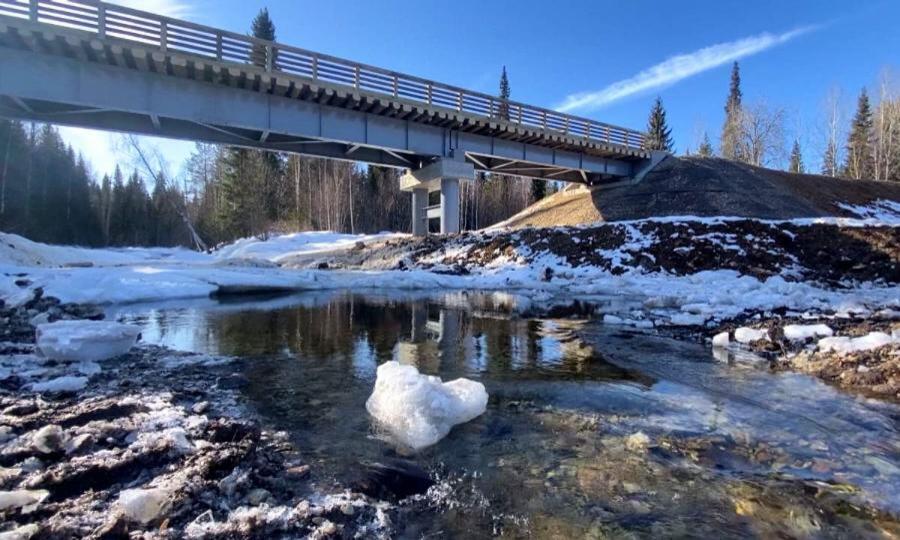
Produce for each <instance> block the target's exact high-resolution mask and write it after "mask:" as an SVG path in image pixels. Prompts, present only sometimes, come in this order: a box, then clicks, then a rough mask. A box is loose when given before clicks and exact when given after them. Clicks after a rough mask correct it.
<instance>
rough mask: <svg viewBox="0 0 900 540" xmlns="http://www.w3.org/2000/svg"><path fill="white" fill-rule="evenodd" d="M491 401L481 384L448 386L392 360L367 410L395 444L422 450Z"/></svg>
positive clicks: (381, 368) (380, 374)
mask: <svg viewBox="0 0 900 540" xmlns="http://www.w3.org/2000/svg"><path fill="white" fill-rule="evenodd" d="M487 401H488V395H487V392H486V391H485V388H484V385H483V384H481V383H479V382H476V381H471V380H468V379H456V380H454V381H450V382H446V383H445V382H442V381H441V379H440V378H438V377H434V376H430V375H423V374H421V373H419V370H418V369H416V368H415V367H413V366H408V365H402V364H400V363H399V362H395V361H390V362H385V363H384V364H382V365H380V366H379V367H378V371H377V378H376V380H375V389H374V391H373V392H372V395H371V396H370V397H369V399H368V401H366V409H367V410H368V411H369V413H370V414H371V415H372V416H373V417H374V418H375V419H376V420H377V421H378V423H379V424H380V425H381V426H383V427H384V428H386V429H387V431H388V432H389V433H390V435H391V436H392V437H393V438H394V440H395V442H398V443H400V444H401V445H403V446H406V447H409V448H412V449H414V450H418V449H420V448H425V447H426V446H431V445H432V444H435V443H436V442H438V441H439V440H441V439H442V438H444V437H445V436H446V435H447V434H448V433H449V432H450V429H451V428H452V427H453V426H455V425H457V424H462V423H464V422H468V421H469V420H472V419H473V418H475V417H477V416H479V415H481V414H482V413H484V411H485V409H486V408H487Z"/></svg>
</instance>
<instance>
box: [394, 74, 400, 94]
mask: <svg viewBox="0 0 900 540" xmlns="http://www.w3.org/2000/svg"><path fill="white" fill-rule="evenodd" d="M399 89H400V84H399V81H398V80H397V74H396V73H395V74H394V97H400V96H399V93H398V90H399Z"/></svg>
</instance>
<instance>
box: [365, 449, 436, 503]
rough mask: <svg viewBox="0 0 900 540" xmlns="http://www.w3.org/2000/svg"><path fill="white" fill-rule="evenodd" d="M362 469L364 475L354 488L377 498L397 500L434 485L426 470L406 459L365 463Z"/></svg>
mask: <svg viewBox="0 0 900 540" xmlns="http://www.w3.org/2000/svg"><path fill="white" fill-rule="evenodd" d="M363 469H364V471H363V473H364V477H363V479H362V480H360V481H359V482H357V484H356V485H355V486H354V489H356V490H358V491H360V492H361V493H364V494H366V495H368V496H370V497H375V498H377V499H385V500H393V501H399V500H402V499H405V498H407V497H410V496H412V495H418V494H420V493H425V492H426V491H428V488H430V487H431V486H432V485H434V481H433V480H432V479H431V477H430V476H429V475H428V472H427V471H425V470H424V469H422V468H421V467H419V466H418V465H416V464H415V463H413V462H411V461H407V460H402V459H393V460H389V461H385V462H380V463H365V464H363Z"/></svg>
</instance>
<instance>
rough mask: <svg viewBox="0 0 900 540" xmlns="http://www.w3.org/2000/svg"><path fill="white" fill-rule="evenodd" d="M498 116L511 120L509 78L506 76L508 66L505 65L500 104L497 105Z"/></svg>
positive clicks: (501, 76)
mask: <svg viewBox="0 0 900 540" xmlns="http://www.w3.org/2000/svg"><path fill="white" fill-rule="evenodd" d="M497 117H498V118H500V119H501V120H509V78H508V77H507V76H506V66H503V71H502V72H501V73H500V104H499V105H498V106H497Z"/></svg>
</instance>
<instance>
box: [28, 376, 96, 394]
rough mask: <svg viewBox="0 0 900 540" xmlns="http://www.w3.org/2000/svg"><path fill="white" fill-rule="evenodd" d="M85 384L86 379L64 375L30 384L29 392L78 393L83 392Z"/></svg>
mask: <svg viewBox="0 0 900 540" xmlns="http://www.w3.org/2000/svg"><path fill="white" fill-rule="evenodd" d="M87 383H88V378H87V377H75V376H72V375H66V376H63V377H57V378H55V379H50V380H48V381H43V382H36V383H32V384H31V390H32V391H33V392H78V391H79V390H83V389H84V387H85V386H87Z"/></svg>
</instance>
